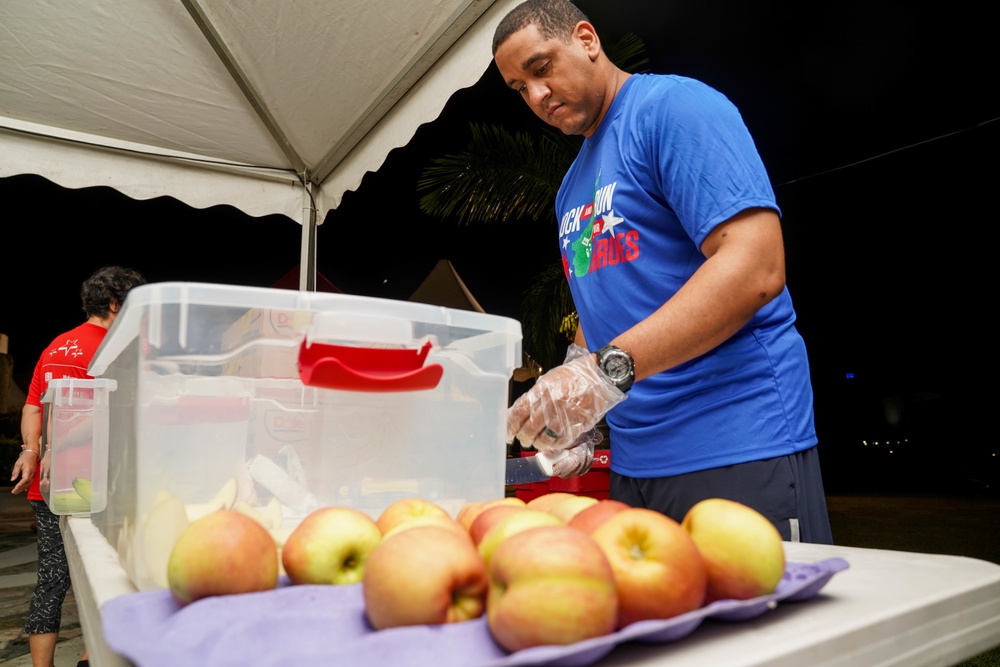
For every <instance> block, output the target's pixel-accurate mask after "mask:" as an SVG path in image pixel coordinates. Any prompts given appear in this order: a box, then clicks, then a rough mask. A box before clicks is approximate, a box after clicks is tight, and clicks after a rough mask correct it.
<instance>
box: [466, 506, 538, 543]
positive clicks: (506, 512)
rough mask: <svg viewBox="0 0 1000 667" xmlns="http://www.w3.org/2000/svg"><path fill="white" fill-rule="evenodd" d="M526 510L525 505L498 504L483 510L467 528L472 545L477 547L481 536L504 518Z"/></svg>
mask: <svg viewBox="0 0 1000 667" xmlns="http://www.w3.org/2000/svg"><path fill="white" fill-rule="evenodd" d="M527 509H528V508H527V506H526V505H511V504H506V503H504V504H498V505H493V506H492V507H487V508H485V509H484V510H483V511H482V512H480V513H479V516H477V517H476V519H475V521H473V522H472V525H471V526H469V535H471V536H472V543H473V544H475V545H478V544H479V543H480V541H482V539H483V535H485V534H486V533H487V532H489V530H490V528H492V527H493V526H495V525H497V523H499V522H500V521H501V520H502V519H503V518H504V517H507V516H510V515H511V514H517V513H518V512H524V511H526V510H527Z"/></svg>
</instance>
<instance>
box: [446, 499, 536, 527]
mask: <svg viewBox="0 0 1000 667" xmlns="http://www.w3.org/2000/svg"><path fill="white" fill-rule="evenodd" d="M496 505H518V506H521V507H524V506H525V505H527V503H525V502H524V500H522V499H520V498H518V497H516V496H504V497H502V498H494V499H493V500H485V501H472V502H469V503H466V504H465V505H463V506H462V508H461V509H459V510H458V514H456V515H455V519H456V520H457V521H458V522H459V523H460V524H462V525H463V526H465V529H466V530H471V528H472V522H473V521H475V520H476V517H478V516H479V514H480V512H482V511H483V510H487V509H489V508H491V507H494V506H496Z"/></svg>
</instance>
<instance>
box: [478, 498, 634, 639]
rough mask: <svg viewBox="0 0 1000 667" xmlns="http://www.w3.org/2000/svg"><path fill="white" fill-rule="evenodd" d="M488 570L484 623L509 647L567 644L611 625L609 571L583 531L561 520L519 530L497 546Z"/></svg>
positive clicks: (614, 597)
mask: <svg viewBox="0 0 1000 667" xmlns="http://www.w3.org/2000/svg"><path fill="white" fill-rule="evenodd" d="M512 516H513V515H512ZM488 571H489V577H490V593H489V598H488V599H487V603H486V617H487V626H488V627H489V630H490V633H491V634H492V636H493V638H494V639H495V640H496V642H497V643H498V644H500V645H501V646H502V647H503V648H505V649H507V650H508V651H520V650H521V649H525V648H529V647H532V646H541V645H545V644H572V643H574V642H578V641H582V640H584V639H590V638H593V637H600V636H603V635H607V634H610V633H611V632H613V631H614V630H615V623H616V620H617V618H618V594H617V592H616V590H615V579H614V573H613V571H612V569H611V565H610V564H609V563H608V559H607V557H606V556H605V555H604V552H603V551H602V550H601V548H600V546H599V545H598V544H597V542H596V541H594V539H593V538H592V537H590V535H587V534H586V533H584V532H582V531H579V530H575V529H573V528H570V527H569V526H566V525H559V526H539V527H535V528H529V529H527V530H522V531H521V532H519V533H516V534H514V535H511V536H510V537H508V538H507V539H505V540H503V541H502V542H501V543H500V544H499V545H497V547H496V549H495V550H494V551H493V555H492V556H491V557H490V562H489V567H488Z"/></svg>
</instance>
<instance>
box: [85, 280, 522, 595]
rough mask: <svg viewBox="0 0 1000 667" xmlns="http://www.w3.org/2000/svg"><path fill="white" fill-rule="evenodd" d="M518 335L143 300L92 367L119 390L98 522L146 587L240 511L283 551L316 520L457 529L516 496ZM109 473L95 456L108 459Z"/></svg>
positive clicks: (187, 286)
mask: <svg viewBox="0 0 1000 667" xmlns="http://www.w3.org/2000/svg"><path fill="white" fill-rule="evenodd" d="M520 360H521V327H520V324H519V323H518V322H517V321H516V320H512V319H509V318H505V317H500V316H495V315H486V314H483V313H475V312H469V311H462V310H452V309H447V308H442V307H436V306H430V305H426V304H418V303H411V302H407V301H393V300H387V299H377V298H368V297H358V296H352V295H344V294H320V293H315V292H292V291H288V290H278V289H261V288H248V287H238V286H227V285H210V284H199V283H155V284H148V285H143V286H141V287H137V288H135V289H133V290H132V291H131V292H130V293H129V296H128V298H127V299H126V301H125V304H123V307H122V309H121V311H120V312H119V315H118V318H117V319H116V321H115V323H114V325H113V326H112V327H111V329H110V330H109V332H108V335H107V337H106V338H105V340H104V343H103V344H102V346H101V348H100V349H99V350H98V352H97V355H96V356H95V358H94V361H93V363H92V364H91V367H90V372H91V374H92V375H94V376H95V377H102V378H107V379H109V380H112V381H114V382H116V383H117V386H118V388H117V390H116V391H115V392H113V393H112V394H111V405H110V428H111V433H112V435H113V437H112V438H111V439H110V442H109V446H108V450H107V452H106V461H107V490H108V494H107V495H108V501H107V506H106V508H104V510H103V511H101V512H97V513H94V514H92V515H91V519H92V521H93V523H94V524H95V525H96V526H97V527H98V529H99V530H100V531H101V532H102V533H103V534H104V536H105V537H106V538H107V540H108V542H109V543H110V544H111V545H112V546H114V547H116V548H117V550H118V554H119V558H120V560H121V562H122V564H123V566H124V568H125V570H126V572H127V573H128V574H129V576H130V578H131V579H132V581H133V583H134V584H135V585H136V586H137V587H138V588H139V589H140V590H149V589H155V588H162V587H164V586H166V561H167V559H168V557H169V553H170V550H171V549H172V548H173V544H174V542H175V541H176V538H177V536H178V535H179V533H180V531H182V530H183V528H184V527H186V525H187V524H188V523H189V522H190V521H192V520H194V519H196V518H197V517H199V516H201V515H203V514H204V513H206V512H209V511H212V510H214V509H218V508H220V507H235V508H238V509H241V510H243V511H246V512H249V513H251V514H252V515H254V516H255V518H258V519H259V520H261V521H262V523H264V525H265V526H267V527H269V528H270V529H271V530H272V532H273V533H274V534H275V535H276V537H278V538H279V540H280V537H281V536H282V535H287V533H288V532H290V530H291V529H292V528H294V526H296V525H297V524H298V522H299V521H301V519H302V518H304V517H305V516H306V515H307V514H308V513H309V512H311V511H312V510H314V509H316V508H318V507H321V506H327V505H342V506H351V507H356V508H359V509H361V510H362V511H364V512H366V513H367V514H369V515H370V516H372V517H373V518H377V517H378V515H379V514H380V513H381V512H382V510H383V509H385V507H387V506H388V505H389V504H390V503H391V502H393V501H395V500H397V499H399V498H403V497H411V496H416V497H422V498H426V499H428V500H432V501H434V502H436V503H438V504H440V505H441V506H442V507H444V508H445V509H446V510H448V511H450V512H451V513H452V514H453V515H454V514H456V513H457V511H458V510H459V509H460V508H461V507H462V505H464V504H465V503H467V502H470V501H483V500H490V499H493V498H498V497H501V496H503V495H504V464H505V460H506V444H505V441H504V440H505V438H504V436H505V415H506V409H507V404H508V396H509V393H508V392H509V381H510V378H511V375H512V373H513V371H514V368H516V367H517V366H518V365H519V363H520ZM95 460H96V459H95Z"/></svg>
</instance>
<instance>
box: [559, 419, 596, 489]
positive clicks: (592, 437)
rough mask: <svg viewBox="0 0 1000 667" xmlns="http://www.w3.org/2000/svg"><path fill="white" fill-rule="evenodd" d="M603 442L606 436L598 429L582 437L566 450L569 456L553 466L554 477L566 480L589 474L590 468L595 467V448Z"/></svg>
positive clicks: (593, 429) (591, 430)
mask: <svg viewBox="0 0 1000 667" xmlns="http://www.w3.org/2000/svg"><path fill="white" fill-rule="evenodd" d="M602 442H604V436H603V435H601V432H600V431H598V430H597V429H596V428H592V429H590V430H589V431H587V432H586V433H584V434H583V435H581V436H580V437H579V438H577V439H576V442H574V443H573V446H572V447H570V448H568V449H567V450H566V454H567V456H566V457H565V458H562V459H559V460H558V461H556V462H555V464H553V466H552V476H553V477H562V478H563V479H565V478H567V477H573V476H575V475H582V474H584V473H586V472H588V471H589V470H590V466H592V465H594V448H595V447H597V445H599V444H601V443H602Z"/></svg>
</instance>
